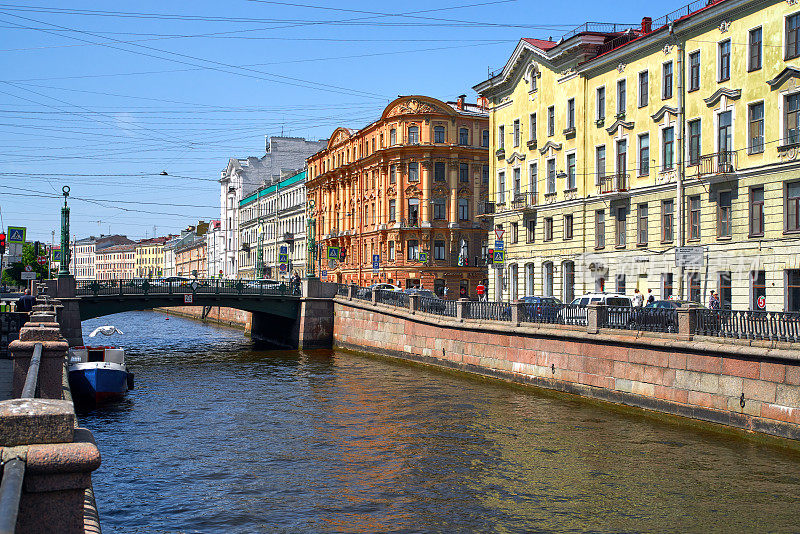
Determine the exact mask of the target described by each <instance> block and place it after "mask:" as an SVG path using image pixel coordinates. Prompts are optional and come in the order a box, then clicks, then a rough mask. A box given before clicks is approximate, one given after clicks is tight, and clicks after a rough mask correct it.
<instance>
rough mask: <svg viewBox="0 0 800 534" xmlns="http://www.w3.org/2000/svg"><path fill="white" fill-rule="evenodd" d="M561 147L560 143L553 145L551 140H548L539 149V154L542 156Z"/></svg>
mask: <svg viewBox="0 0 800 534" xmlns="http://www.w3.org/2000/svg"><path fill="white" fill-rule="evenodd" d="M561 146H562V145H561V143H555V142H553V141H552V140H550V141H548V142H546V143H545V144H544V146H543V147H542V148H540V149H539V154H544V153H545V152H547V151H548V150H549V149H551V148H552V149H553V150H561Z"/></svg>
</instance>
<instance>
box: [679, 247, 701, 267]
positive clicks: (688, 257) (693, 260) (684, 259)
mask: <svg viewBox="0 0 800 534" xmlns="http://www.w3.org/2000/svg"><path fill="white" fill-rule="evenodd" d="M703 253H704V249H703V247H675V265H676V266H677V267H692V268H700V267H702V266H703Z"/></svg>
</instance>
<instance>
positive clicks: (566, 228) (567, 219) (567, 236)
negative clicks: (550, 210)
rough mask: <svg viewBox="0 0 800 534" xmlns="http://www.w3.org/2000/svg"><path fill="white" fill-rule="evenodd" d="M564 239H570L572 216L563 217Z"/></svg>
mask: <svg viewBox="0 0 800 534" xmlns="http://www.w3.org/2000/svg"><path fill="white" fill-rule="evenodd" d="M564 239H572V215H571V214H569V215H564Z"/></svg>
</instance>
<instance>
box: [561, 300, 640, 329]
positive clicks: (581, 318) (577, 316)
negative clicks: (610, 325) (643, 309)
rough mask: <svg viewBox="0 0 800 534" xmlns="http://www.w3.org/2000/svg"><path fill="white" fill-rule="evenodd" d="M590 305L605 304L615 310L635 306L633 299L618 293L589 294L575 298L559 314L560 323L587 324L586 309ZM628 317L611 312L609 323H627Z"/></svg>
mask: <svg viewBox="0 0 800 534" xmlns="http://www.w3.org/2000/svg"><path fill="white" fill-rule="evenodd" d="M589 304H605V305H606V306H611V307H613V308H630V307H632V306H633V299H632V298H631V297H628V296H625V295H620V294H618V293H587V294H586V295H583V296H581V297H577V298H575V299H574V300H573V301H572V302H570V303H569V304H568V305H567V306H566V307H564V308H562V309H561V310H560V311H559V312H558V319H559V322H561V323H563V324H586V307H587V306H588V305H589ZM627 315H629V314H628V313H624V314H620V313H618V312H617V311H616V310H610V311H609V314H608V320H609V322H615V321H623V322H625V323H627V320H628V317H626V316H627Z"/></svg>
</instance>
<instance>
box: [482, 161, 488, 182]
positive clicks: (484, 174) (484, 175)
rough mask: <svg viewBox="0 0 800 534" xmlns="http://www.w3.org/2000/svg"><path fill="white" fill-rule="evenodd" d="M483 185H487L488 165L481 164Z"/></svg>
mask: <svg viewBox="0 0 800 534" xmlns="http://www.w3.org/2000/svg"><path fill="white" fill-rule="evenodd" d="M483 185H489V166H488V165H484V166H483Z"/></svg>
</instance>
